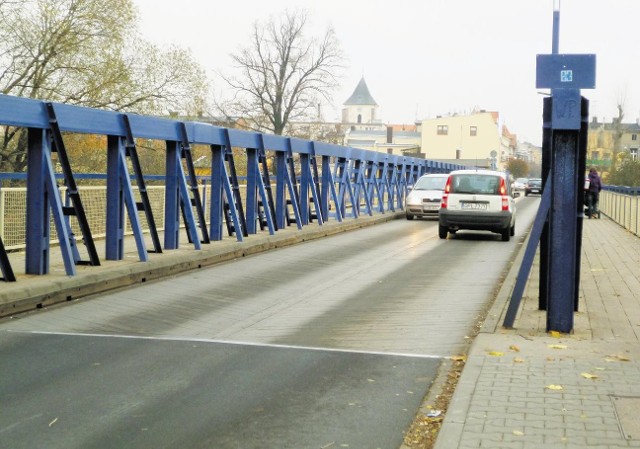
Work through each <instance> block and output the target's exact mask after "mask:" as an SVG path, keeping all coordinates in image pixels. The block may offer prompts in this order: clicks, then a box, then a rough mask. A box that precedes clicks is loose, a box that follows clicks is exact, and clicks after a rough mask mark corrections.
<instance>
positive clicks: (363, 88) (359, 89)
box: [344, 76, 378, 106]
mask: <svg viewBox="0 0 640 449" xmlns="http://www.w3.org/2000/svg"><path fill="white" fill-rule="evenodd" d="M344 105H345V106H357V105H366V106H378V103H376V100H374V99H373V97H372V96H371V94H370V93H369V88H368V87H367V83H366V82H365V81H364V76H363V77H362V78H361V79H360V82H359V83H358V85H357V86H356V90H354V91H353V93H352V94H351V96H350V97H349V99H348V100H347V101H345V102H344Z"/></svg>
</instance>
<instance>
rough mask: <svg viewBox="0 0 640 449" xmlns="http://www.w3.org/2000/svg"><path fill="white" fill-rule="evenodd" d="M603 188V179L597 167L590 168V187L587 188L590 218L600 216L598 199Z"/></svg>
mask: <svg viewBox="0 0 640 449" xmlns="http://www.w3.org/2000/svg"><path fill="white" fill-rule="evenodd" d="M600 190H602V180H601V179H600V175H598V171H597V170H596V169H595V167H591V168H590V169H589V188H588V190H587V215H588V216H589V218H598V216H599V214H600V213H599V212H598V201H599V199H600Z"/></svg>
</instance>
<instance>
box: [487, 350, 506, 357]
mask: <svg viewBox="0 0 640 449" xmlns="http://www.w3.org/2000/svg"><path fill="white" fill-rule="evenodd" d="M489 355H492V356H494V357H502V356H503V355H504V352H502V351H489Z"/></svg>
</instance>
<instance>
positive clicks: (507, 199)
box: [438, 170, 520, 242]
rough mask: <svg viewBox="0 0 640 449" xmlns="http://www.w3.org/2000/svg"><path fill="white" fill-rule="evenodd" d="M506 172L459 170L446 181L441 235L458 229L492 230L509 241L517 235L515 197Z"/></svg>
mask: <svg viewBox="0 0 640 449" xmlns="http://www.w3.org/2000/svg"><path fill="white" fill-rule="evenodd" d="M518 196H520V193H519V192H515V191H514V192H512V191H511V185H510V183H509V178H508V176H507V174H506V173H503V172H499V171H492V170H456V171H452V172H451V174H450V175H449V179H448V180H447V185H446V186H445V190H444V194H443V195H442V205H441V207H440V213H439V223H438V224H439V226H438V235H439V237H440V238H441V239H446V238H447V234H448V233H452V234H453V233H455V232H457V231H458V230H459V229H471V230H480V231H491V232H495V233H498V234H500V235H501V236H502V240H503V241H505V242H508V241H509V239H510V237H512V236H513V235H515V227H516V202H515V199H514V198H516V197H518Z"/></svg>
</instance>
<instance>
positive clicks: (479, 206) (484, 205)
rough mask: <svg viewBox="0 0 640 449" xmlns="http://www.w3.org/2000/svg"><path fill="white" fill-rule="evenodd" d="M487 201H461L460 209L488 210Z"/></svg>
mask: <svg viewBox="0 0 640 449" xmlns="http://www.w3.org/2000/svg"><path fill="white" fill-rule="evenodd" d="M487 206H488V204H487V203H470V202H466V201H463V202H460V209H466V210H487Z"/></svg>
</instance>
